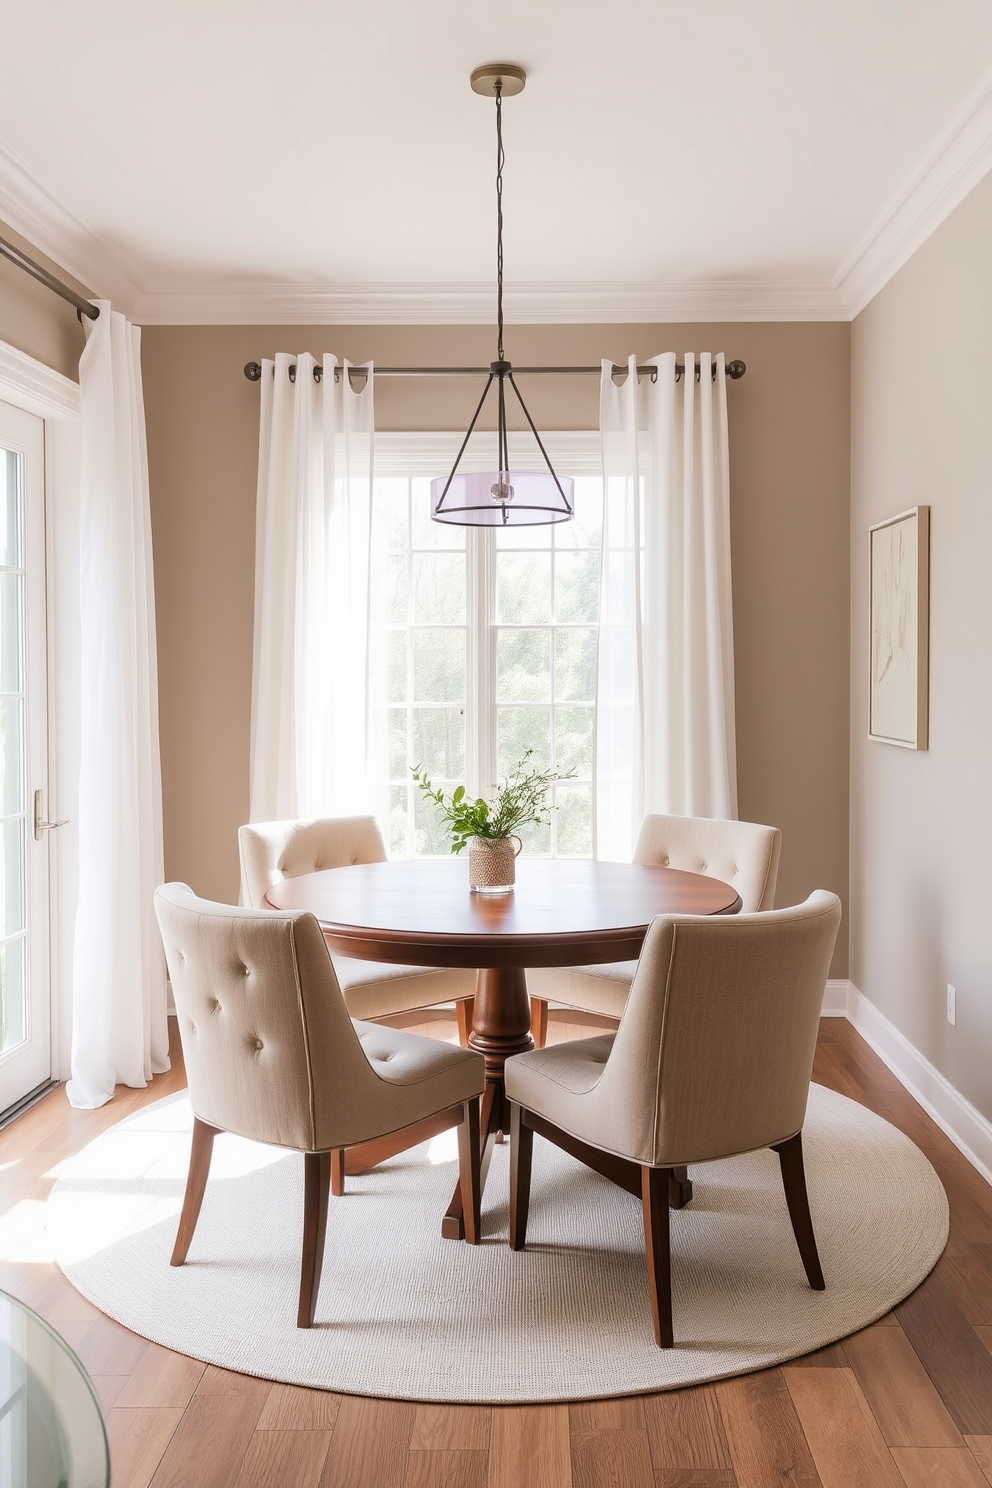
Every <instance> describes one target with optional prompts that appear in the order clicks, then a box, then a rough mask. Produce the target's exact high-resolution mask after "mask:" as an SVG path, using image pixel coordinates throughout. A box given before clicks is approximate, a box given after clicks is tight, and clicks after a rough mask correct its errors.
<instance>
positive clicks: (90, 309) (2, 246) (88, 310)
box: [0, 238, 100, 320]
mask: <svg viewBox="0 0 992 1488" xmlns="http://www.w3.org/2000/svg"><path fill="white" fill-rule="evenodd" d="M0 255H2V256H3V257H4V258H9V259H10V261H11V263H13V264H16V265H17V267H18V268H19V269H23V270H24V272H25V273H26V274H30V275H31V276H32V278H34V279H38V280H39V281H40V282H41V283H42V284H44V285H45V286H46V287H47V288H48V289H52V290H54V291H55V293H56V294H57V295H61V296H62V298H63V299H64V300H68V301H69V304H70V305H75V307H76V314H77V315H79V316H83V315H88V316H89V318H90V320H96V319H97V318H98V317H99V314H100V311H99V309H98V307H97V306H96V305H91V304H90V302H89V300H84V299H83V297H82V295H78V294H77V293H76V291H75V290H74V289H70V288H69V286H68V284H63V283H62V280H61V279H56V277H55V275H54V274H50V273H49V272H48V270H47V269H43V268H42V266H41V264H39V263H35V261H34V259H33V258H28V256H27V254H26V253H22V252H21V250H20V248H15V247H14V245H13V243H8V242H7V239H6V238H0Z"/></svg>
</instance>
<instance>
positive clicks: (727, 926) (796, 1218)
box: [505, 890, 840, 1348]
mask: <svg viewBox="0 0 992 1488" xmlns="http://www.w3.org/2000/svg"><path fill="white" fill-rule="evenodd" d="M839 925H840V900H839V899H838V898H837V896H836V895H835V894H828V893H826V892H824V891H823V890H817V891H816V892H815V893H813V894H811V895H810V897H809V898H808V899H807V900H806V902H805V904H800V905H797V906H795V907H794V908H791V909H778V910H771V911H769V912H768V913H764V914H741V915H733V916H730V915H728V916H722V915H721V916H717V915H714V916H708V915H705V916H704V915H659V916H658V918H657V919H656V920H654V921H653V922H652V924H651V926H650V928H649V930H648V933H647V936H646V937H645V940H644V945H643V947H642V950H641V955H640V959H639V960H638V963H637V970H636V972H635V975H634V980H633V983H632V984H631V989H630V996H629V998H628V999H627V1005H626V1007H625V1008H624V1013H623V1017H622V1018H621V1020H620V1027H619V1029H618V1030H617V1032H616V1033H615V1034H613V1033H607V1034H601V1035H599V1036H597V1037H595V1038H588V1039H577V1040H574V1041H572V1042H569V1043H562V1044H558V1045H556V1046H554V1047H552V1048H548V1049H534V1050H531V1051H529V1052H528V1053H526V1054H515V1055H514V1056H513V1057H512V1058H510V1059H508V1060H507V1061H506V1070H505V1080H506V1093H507V1096H508V1098H509V1100H510V1102H511V1106H510V1244H511V1246H512V1247H513V1249H514V1250H520V1249H522V1248H523V1246H524V1243H525V1240H526V1235H527V1210H528V1203H529V1193H530V1169H531V1153H532V1146H533V1140H534V1132H538V1133H539V1134H540V1135H541V1136H544V1137H546V1138H548V1139H549V1140H550V1141H552V1142H554V1143H556V1144H557V1145H558V1146H559V1147H563V1148H564V1149H565V1151H566V1152H570V1153H571V1154H572V1156H573V1157H577V1158H579V1159H580V1160H581V1161H582V1162H584V1163H586V1164H587V1165H588V1166H589V1167H591V1168H595V1169H596V1171H597V1172H599V1173H602V1174H603V1175H604V1176H605V1177H607V1178H610V1179H612V1181H613V1182H614V1183H617V1184H619V1185H620V1187H621V1188H625V1189H627V1190H628V1191H629V1192H630V1193H633V1194H636V1195H637V1196H638V1197H639V1198H640V1199H641V1203H642V1208H643V1217H644V1245H645V1252H646V1256H647V1265H648V1282H649V1291H650V1294H651V1309H652V1315H653V1319H654V1335H655V1340H656V1342H657V1343H658V1345H659V1346H660V1347H662V1348H671V1347H672V1346H673V1343H674V1334H673V1326H672V1296H671V1274H670V1259H669V1185H670V1183H671V1182H672V1181H673V1176H674V1175H673V1169H675V1168H677V1167H679V1166H682V1165H684V1164H686V1163H703V1162H711V1161H713V1160H715V1159H718V1158H723V1157H730V1156H732V1155H734V1154H736V1153H743V1152H752V1151H755V1150H757V1149H758V1148H761V1147H772V1148H773V1149H774V1150H775V1151H776V1152H777V1153H778V1157H779V1162H780V1165H781V1170H782V1181H783V1184H784V1187H785V1197H786V1203H787V1206H788V1210H789V1216H790V1218H791V1220H792V1228H793V1231H794V1233H795V1237H796V1241H797V1244H798V1247H799V1254H800V1257H801V1259H802V1262H803V1266H804V1268H805V1271H806V1277H807V1280H808V1281H809V1284H810V1286H811V1287H812V1288H813V1289H814V1290H817V1291H820V1290H822V1289H823V1286H824V1281H823V1273H822V1271H821V1269H820V1261H819V1257H818V1255H817V1249H816V1239H815V1236H814V1234H813V1225H812V1221H811V1219H810V1212H809V1202H808V1198H807V1193H806V1179H805V1175H804V1170H803V1149H802V1127H803V1121H804V1119H805V1115H806V1100H807V1096H808V1093H809V1083H810V1075H811V1072H812V1068H813V1053H814V1049H815V1047H816V1034H817V1027H818V1023H819V1018H820V1004H821V1002H822V1000H823V989H824V987H825V985H826V980H827V972H828V969H829V966H830V957H831V955H832V954H833V948H834V941H835V940H836V938H837V929H838V926H839Z"/></svg>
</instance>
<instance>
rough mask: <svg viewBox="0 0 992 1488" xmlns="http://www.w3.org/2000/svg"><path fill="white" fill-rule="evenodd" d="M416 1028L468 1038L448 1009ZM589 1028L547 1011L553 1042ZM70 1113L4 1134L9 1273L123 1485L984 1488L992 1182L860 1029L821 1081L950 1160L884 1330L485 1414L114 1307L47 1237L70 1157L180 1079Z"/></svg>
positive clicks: (934, 1158) (837, 1050) (847, 1033)
mask: <svg viewBox="0 0 992 1488" xmlns="http://www.w3.org/2000/svg"><path fill="white" fill-rule="evenodd" d="M403 1021H404V1022H405V1023H406V1026H408V1027H410V1026H416V1027H417V1028H419V1029H420V1030H421V1031H423V1032H430V1033H432V1034H434V1036H435V1037H448V1038H451V1039H454V1038H455V1037H456V1030H455V1021H454V1015H453V1014H452V1015H451V1016H450V1017H448V1016H447V1015H443V1016H438V1017H435V1018H434V1019H432V1020H431V1021H430V1022H429V1023H428V1022H424V1021H423V1020H421V1021H420V1022H419V1023H417V1024H413V1023H412V1022H411V1021H410V1020H409V1019H405V1020H403ZM588 1031H589V1028H588V1025H586V1026H582V1025H581V1024H580V1023H578V1022H566V1021H564V1020H563V1017H562V1016H558V1017H555V1016H552V1021H551V1027H550V1031H549V1040H551V1039H562V1038H570V1037H578V1036H582V1035H583V1034H585V1033H588ZM176 1054H177V1057H176V1059H175V1061H174V1068H173V1069H172V1071H171V1072H170V1073H169V1074H168V1075H162V1076H159V1077H157V1078H156V1079H155V1081H154V1082H153V1084H152V1085H151V1086H150V1087H149V1089H148V1090H145V1091H132V1090H123V1089H122V1090H120V1092H119V1093H118V1095H117V1097H116V1098H115V1099H114V1100H113V1101H112V1102H111V1103H110V1104H109V1105H107V1106H104V1107H103V1108H102V1109H101V1110H99V1111H73V1110H72V1109H71V1108H70V1107H69V1106H68V1104H67V1102H66V1099H65V1094H64V1091H63V1090H61V1089H59V1090H56V1091H53V1092H52V1093H51V1094H50V1095H48V1096H46V1098H45V1099H44V1100H43V1101H41V1102H40V1103H39V1104H38V1105H37V1106H35V1107H33V1108H32V1109H31V1110H30V1111H28V1112H27V1113H26V1114H25V1115H24V1116H22V1117H20V1118H19V1120H17V1121H16V1122H14V1123H13V1124H12V1125H11V1126H10V1127H8V1128H7V1129H6V1130H4V1131H2V1132H0V1286H2V1287H4V1288H6V1289H7V1290H8V1291H10V1292H13V1293H14V1294H15V1295H16V1296H19V1297H22V1298H23V1299H24V1300H25V1301H26V1302H28V1303H29V1304H30V1305H31V1306H32V1307H35V1308H37V1310H38V1311H39V1312H41V1313H42V1314H43V1315H44V1316H45V1317H47V1318H49V1319H50V1320H51V1322H52V1323H53V1324H54V1326H55V1327H56V1328H57V1329H58V1330H59V1331H60V1332H61V1333H62V1334H63V1335H64V1336H65V1337H66V1338H67V1339H68V1340H69V1342H70V1343H71V1344H72V1345H73V1346H74V1347H75V1348H76V1349H77V1351H78V1352H79V1354H80V1356H81V1357H82V1359H83V1361H84V1363H85V1364H86V1366H87V1368H88V1369H89V1370H90V1372H91V1374H92V1375H93V1377H94V1379H95V1380H96V1384H97V1387H98V1389H99V1391H100V1395H101V1398H102V1400H103V1404H104V1409H105V1411H106V1413H107V1420H108V1424H109V1429H110V1438H111V1446H112V1453H113V1468H114V1485H115V1488H148V1485H151V1488H187V1485H188V1488H774V1485H779V1484H782V1485H785V1484H788V1485H790V1488H959V1485H960V1488H982V1485H983V1484H984V1485H985V1488H988V1485H989V1484H992V1188H990V1187H989V1186H988V1185H987V1184H986V1183H985V1182H983V1180H982V1179H981V1178H980V1177H979V1176H978V1175H977V1173H976V1172H975V1171H974V1169H973V1168H972V1167H971V1166H970V1165H969V1164H968V1163H967V1162H966V1160H965V1159H964V1158H963V1157H962V1156H961V1154H960V1153H959V1152H958V1151H957V1149H956V1148H955V1147H954V1145H953V1144H952V1143H951V1142H950V1141H949V1139H948V1138H947V1137H945V1136H944V1134H943V1133H942V1132H941V1131H940V1130H939V1129H938V1128H937V1127H936V1126H935V1125H934V1124H933V1122H931V1121H930V1120H929V1118H928V1117H927V1116H926V1115H925V1113H924V1112H923V1111H922V1110H921V1109H920V1107H919V1106H918V1105H916V1103H915V1102H914V1101H913V1100H912V1099H911V1097H910V1096H909V1095H907V1094H906V1092H905V1091H904V1090H903V1088H902V1086H901V1085H900V1084H899V1082H898V1081H897V1080H896V1078H895V1076H894V1075H892V1074H891V1073H890V1072H889V1071H888V1070H887V1069H886V1068H885V1066H884V1065H883V1064H882V1063H881V1061H880V1060H879V1059H877V1058H876V1056H875V1055H874V1054H873V1053H872V1052H871V1050H870V1049H869V1048H868V1046H867V1045H866V1044H865V1043H864V1042H863V1041H862V1040H861V1039H860V1038H859V1037H858V1035H857V1034H856V1033H855V1032H854V1030H853V1029H852V1028H851V1027H850V1025H849V1024H848V1023H846V1022H845V1021H844V1020H842V1019H839V1018H831V1019H824V1020H823V1023H822V1024H821V1029H820V1039H819V1044H818V1049H817V1059H816V1068H815V1077H816V1078H817V1079H818V1080H820V1081H821V1082H822V1083H823V1084H826V1085H830V1086H833V1088H834V1089H836V1090H840V1091H842V1092H843V1093H844V1094H845V1095H848V1096H851V1097H852V1098H853V1099H854V1100H857V1101H860V1102H862V1104H864V1105H866V1106H869V1107H870V1108H871V1109H872V1110H874V1111H877V1112H878V1113H879V1114H880V1115H882V1116H884V1117H886V1118H887V1119H888V1120H890V1121H892V1122H894V1123H895V1124H896V1125H897V1126H900V1127H901V1128H902V1129H903V1130H904V1131H905V1132H907V1133H908V1134H909V1136H911V1137H912V1139H913V1140H914V1141H915V1142H917V1143H918V1144H919V1145H920V1146H921V1147H922V1149H923V1150H924V1152H925V1153H926V1154H927V1156H928V1157H929V1158H930V1161H931V1162H932V1163H933V1164H934V1166H935V1167H936V1169H937V1171H938V1172H939V1174H940V1176H941V1178H942V1180H943V1182H944V1184H945V1187H946V1188H947V1192H948V1196H949V1199H950V1202H951V1212H952V1222H951V1239H950V1242H949V1244H948V1248H947V1251H946V1252H945V1254H944V1255H943V1256H942V1258H941V1260H940V1261H939V1262H938V1264H937V1267H936V1269H935V1270H934V1272H933V1273H932V1275H931V1276H930V1277H928V1279H927V1280H926V1281H925V1282H924V1283H923V1285H922V1286H921V1287H920V1288H919V1289H918V1291H917V1292H915V1293H914V1294H913V1296H912V1297H909V1298H907V1300H906V1301H905V1302H903V1303H901V1304H900V1306H899V1307H897V1308H896V1309H895V1311H894V1312H893V1313H890V1314H889V1315H888V1316H887V1317H885V1318H883V1319H882V1320H881V1321H880V1322H878V1323H876V1324H875V1325H874V1326H873V1327H870V1328H867V1329H865V1330H864V1331H863V1332H862V1333H859V1334H856V1335H855V1336H854V1337H852V1338H847V1339H844V1340H843V1341H842V1342H841V1343H839V1344H835V1345H833V1346H832V1347H830V1348H827V1349H822V1350H820V1351H819V1353H817V1354H813V1355H810V1356H809V1357H807V1358H804V1359H797V1360H794V1361H793V1362H791V1363H789V1364H787V1365H785V1366H783V1367H782V1368H780V1369H769V1370H766V1371H764V1372H763V1373H760V1374H754V1375H749V1376H745V1377H744V1378H741V1379H733V1380H724V1381H721V1382H720V1383H718V1384H716V1385H708V1386H701V1387H699V1388H697V1389H692V1390H682V1391H678V1392H675V1393H671V1394H662V1395H646V1396H636V1397H631V1398H627V1399H622V1400H607V1401H588V1402H581V1403H577V1404H574V1405H553V1406H521V1407H501V1408H496V1409H490V1408H488V1407H486V1408H483V1407H476V1406H437V1405H416V1404H411V1403H408V1402H399V1401H388V1400H367V1399H362V1398H358V1397H354V1396H337V1395H333V1394H330V1393H326V1392H323V1391H319V1390H304V1389H299V1388H296V1387H294V1386H289V1385H273V1384H269V1383H267V1382H265V1381H262V1380H255V1379H251V1378H249V1377H247V1376H244V1375H237V1374H232V1373H229V1372H228V1371H226V1370H223V1369H217V1368H215V1367H214V1366H212V1365H209V1366H205V1365H203V1364H200V1363H198V1362H197V1361H196V1360H192V1359H187V1358H185V1357H183V1356H182V1355H179V1354H173V1353H171V1352H170V1351H169V1350H168V1349H164V1348H161V1347H159V1346H158V1345H157V1344H153V1343H149V1342H147V1341H146V1340H145V1339H143V1338H139V1337H137V1336H136V1335H134V1334H132V1333H129V1332H128V1331H127V1329H125V1328H122V1327H120V1325H119V1324H117V1323H115V1322H113V1321H112V1320H111V1319H109V1318H106V1317H104V1316H103V1315H102V1314H101V1313H99V1312H98V1311H97V1310H96V1309H95V1308H94V1307H92V1306H91V1305H90V1304H89V1303H88V1302H86V1301H85V1300H84V1299H83V1298H82V1297H80V1296H79V1294H78V1293H77V1292H75V1291H74V1290H73V1288H72V1287H71V1286H70V1285H69V1283H68V1282H67V1281H66V1280H65V1279H64V1277H63V1276H62V1273H61V1272H60V1271H59V1270H58V1268H57V1267H56V1266H55V1265H54V1264H53V1263H52V1261H51V1259H50V1257H49V1255H48V1253H47V1251H46V1249H45V1236H44V1228H43V1210H44V1201H45V1199H46V1197H47V1195H48V1193H49V1191H50V1189H51V1186H52V1183H53V1182H54V1180H55V1179H56V1177H57V1176H58V1172H59V1165H60V1163H62V1161H63V1160H64V1159H65V1158H66V1157H68V1156H70V1155H71V1154H72V1153H74V1152H76V1151H78V1150H79V1148H81V1147H83V1146H84V1145H85V1144H86V1143H87V1142H89V1141H90V1140H91V1139H92V1138H93V1137H94V1136H96V1135H97V1133H98V1132H100V1131H102V1130H104V1129H105V1128H106V1127H108V1126H110V1125H112V1124H113V1123H114V1122H116V1121H119V1120H120V1119H121V1118H122V1117H123V1116H126V1115H127V1114H128V1113H129V1112H131V1111H134V1110H136V1109H138V1108H139V1107H140V1106H142V1105H144V1104H147V1103H148V1102H149V1101H152V1100H157V1099H158V1098H159V1097H160V1096H162V1095H165V1094H168V1093H169V1092H170V1091H172V1090H175V1089H179V1088H181V1087H182V1085H183V1072H182V1061H181V1057H180V1056H179V1051H178V1050H177V1051H176Z"/></svg>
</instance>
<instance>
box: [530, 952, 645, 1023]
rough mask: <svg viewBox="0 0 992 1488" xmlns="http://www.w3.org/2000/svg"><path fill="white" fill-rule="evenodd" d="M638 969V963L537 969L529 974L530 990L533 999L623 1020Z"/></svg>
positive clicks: (611, 962)
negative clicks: (540, 999) (558, 1003)
mask: <svg viewBox="0 0 992 1488" xmlns="http://www.w3.org/2000/svg"><path fill="white" fill-rule="evenodd" d="M636 970H637V962H636V961H608V962H605V963H604V964H603V965H602V966H548V967H541V968H540V969H539V970H538V969H537V968H534V969H533V970H530V971H528V973H527V990H528V992H529V993H530V995H531V997H541V998H543V999H544V1001H545V1002H561V1003H564V1004H565V1006H566V1007H574V1008H581V1009H582V1011H583V1012H584V1013H599V1014H601V1015H602V1016H603V1017H605V1018H622V1017H623V1010H624V1007H625V1006H626V1002H627V994H628V993H629V992H630V984H631V982H632V981H633V980H634V972H635V971H636Z"/></svg>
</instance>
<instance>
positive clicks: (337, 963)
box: [331, 956, 475, 1018]
mask: <svg viewBox="0 0 992 1488" xmlns="http://www.w3.org/2000/svg"><path fill="white" fill-rule="evenodd" d="M331 960H332V961H333V962H334V970H335V971H336V972H337V976H338V984H339V986H340V988H341V993H342V996H343V997H344V1001H345V1007H346V1008H347V1009H348V1012H349V1013H350V1014H351V1016H352V1017H353V1018H384V1017H386V1016H387V1015H388V1014H389V1013H405V1012H409V1011H412V1010H413V1009H415V1008H426V1007H433V1006H434V1004H435V1003H438V1002H460V1001H461V1000H462V999H463V998H466V997H472V996H474V994H475V972H474V971H468V970H463V969H461V968H458V969H452V968H446V967H442V966H393V965H390V964H389V963H388V962H385V961H356V960H353V959H352V958H351V957H350V956H332V957H331Z"/></svg>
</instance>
